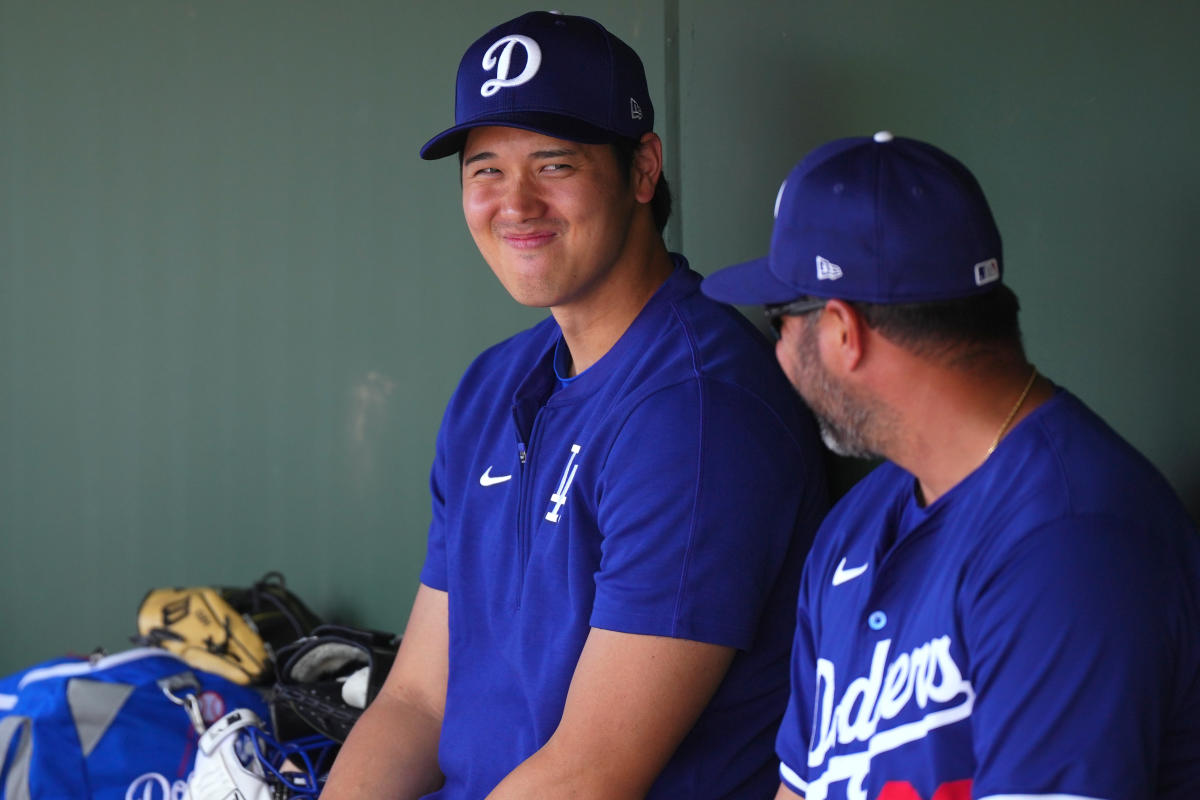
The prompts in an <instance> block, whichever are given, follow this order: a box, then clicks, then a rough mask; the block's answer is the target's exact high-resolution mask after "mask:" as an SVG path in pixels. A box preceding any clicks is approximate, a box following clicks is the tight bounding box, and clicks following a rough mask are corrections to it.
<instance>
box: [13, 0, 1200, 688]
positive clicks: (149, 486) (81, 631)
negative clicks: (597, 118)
mask: <svg viewBox="0 0 1200 800" xmlns="http://www.w3.org/2000/svg"><path fill="white" fill-rule="evenodd" d="M526 9H527V7H526V6H523V5H518V4H516V3H513V2H501V0H495V2H485V1H484V0H476V1H475V2H469V1H467V0H448V1H447V2H443V3H430V4H425V3H421V4H417V3H404V2H394V1H393V2H385V1H384V0H371V1H368V0H351V1H350V2H344V3H335V2H317V1H316V0H241V1H240V2H231V1H223V0H212V1H211V2H202V1H201V0H106V2H103V3H95V2H84V1H83V0H74V1H71V0H41V2H36V1H35V0H0V608H2V609H3V612H2V614H3V617H2V619H3V630H2V635H0V674H4V673H8V672H10V671H12V670H15V669H17V668H19V667H22V666H25V665H27V664H30V663H33V662H34V661H37V660H41V659H44V658H47V657H50V656H53V655H58V654H61V653H64V652H68V651H76V652H86V651H88V650H90V649H92V648H94V647H96V646H98V645H103V646H106V647H108V648H109V649H118V648H121V647H123V646H125V644H126V637H127V636H128V635H129V634H131V633H132V632H133V630H134V623H135V618H134V615H135V610H136V607H137V604H138V601H139V600H140V598H141V596H142V594H143V593H144V592H145V591H146V590H147V589H149V588H151V587H155V586H165V585H181V584H192V583H210V584H220V583H231V584H245V583H248V582H250V581H252V580H253V579H254V578H256V577H257V576H258V575H260V574H261V573H263V572H265V571H267V570H269V569H278V570H282V571H283V572H284V573H285V574H286V575H287V577H288V579H289V583H290V585H291V586H292V587H293V588H295V589H296V590H297V591H298V592H299V593H300V595H301V596H302V597H304V598H305V599H306V600H308V601H309V602H310V603H311V604H312V605H313V606H314V607H315V608H316V609H317V610H318V611H320V612H321V613H323V614H325V615H327V616H328V617H332V618H337V619H341V620H343V621H347V622H356V623H359V624H365V625H372V626H375V627H381V628H390V629H400V628H401V627H402V626H403V624H404V621H405V617H406V614H407V608H408V604H409V602H410V600H411V597H412V595H413V593H414V591H415V589H416V581H417V574H418V570H419V568H420V564H421V559H422V556H423V552H424V529H425V526H426V524H427V521H428V518H429V511H428V501H427V494H426V476H427V470H428V464H429V461H430V458H431V453H432V446H433V440H434V435H435V432H436V428H437V425H438V421H439V417H440V414H441V409H442V406H443V404H444V403H445V401H446V399H447V397H448V395H449V394H450V392H451V391H452V389H453V387H454V385H455V383H456V380H457V378H458V376H459V374H460V373H461V372H462V370H463V369H464V367H465V366H466V364H467V363H468V361H469V360H470V359H471V358H472V357H473V356H474V355H475V354H476V353H477V352H478V351H480V350H481V349H482V348H483V347H485V346H486V345H488V344H490V343H492V342H494V341H496V340H498V339H500V338H502V337H504V336H505V335H507V334H509V333H511V332H514V331H516V330H517V329H519V328H521V327H523V326H526V325H528V324H530V323H531V322H533V321H534V320H536V319H539V318H540V317H541V316H542V314H543V313H544V312H541V311H538V310H530V309H523V308H520V307H517V306H516V305H515V304H514V303H513V302H512V301H511V300H509V298H508V297H507V295H505V293H504V292H503V290H502V289H501V288H500V287H499V285H498V283H497V282H496V281H495V279H494V278H493V277H492V275H491V273H490V272H489V271H488V269H487V268H486V266H485V265H484V264H483V263H482V261H481V260H480V258H479V256H478V254H477V253H476V252H475V250H474V248H473V246H472V244H471V242H470V239H469V237H468V235H467V233H466V230H465V227H464V225H463V223H462V220H461V213H460V210H459V204H458V197H457V190H458V184H457V179H456V170H455V165H454V163H453V161H447V162H435V163H425V162H422V161H420V160H418V159H417V156H416V150H417V148H418V146H419V145H420V144H421V143H422V142H423V141H424V140H425V138H426V137H427V136H429V135H430V134H432V133H433V132H435V131H436V130H438V129H440V128H441V127H442V126H444V125H446V124H448V122H449V120H450V119H451V118H452V114H453V79H454V71H455V68H456V66H457V62H458V58H459V56H460V55H461V53H462V50H463V49H464V48H465V47H466V45H467V44H468V43H469V42H470V41H471V40H472V39H473V38H474V37H475V36H477V35H478V34H480V33H482V31H483V30H484V29H486V27H488V26H489V25H491V24H494V23H496V22H499V21H501V20H503V19H505V18H508V17H510V16H513V15H515V14H516V13H519V12H521V11H523V10H526ZM563 10H566V11H570V12H574V13H585V14H589V15H591V16H595V17H597V18H599V19H601V20H602V21H603V22H605V23H606V24H607V25H609V27H611V28H612V29H613V30H614V31H616V32H617V33H618V34H620V35H621V36H623V37H624V38H626V39H627V40H628V41H629V42H630V43H631V44H633V45H634V47H635V48H636V49H637V50H638V51H639V52H640V53H641V54H642V56H643V58H644V60H645V62H646V65H647V69H648V72H649V77H650V82H651V90H652V92H653V93H654V96H655V99H656V103H657V110H658V117H659V125H658V127H659V130H660V131H661V132H662V134H663V136H664V139H665V142H666V147H667V151H668V175H669V177H670V178H671V179H672V182H673V184H674V187H675V189H676V190H677V192H678V195H679V201H680V202H679V205H678V213H677V215H676V217H675V219H674V220H673V221H672V223H671V226H670V228H669V231H668V233H669V239H670V244H671V245H672V246H673V247H676V248H680V249H682V250H684V251H685V252H686V253H687V254H688V255H689V256H690V258H691V259H692V263H693V265H694V266H695V267H696V268H697V269H699V270H700V271H701V272H710V271H712V270H714V269H716V268H718V267H720V266H723V265H725V264H727V263H731V262H734V261H737V260H742V259H745V258H749V257H753V256H755V255H760V254H762V253H764V252H765V250H766V247H767V242H768V237H769V231H770V223H771V207H772V203H773V200H774V197H775V192H776V188H777V187H778V185H779V182H780V180H781V179H782V178H783V176H784V175H785V174H786V172H787V170H788V168H789V167H790V166H791V165H792V164H793V163H794V162H795V161H796V160H797V159H798V158H799V157H800V156H801V155H803V154H804V153H805V152H806V151H807V150H809V149H810V148H812V147H814V146H815V145H817V144H819V143H821V142H822V141H824V140H826V139H828V138H832V137H835V136H842V135H850V134H869V133H872V132H874V131H875V130H878V129H881V128H887V129H890V130H892V131H894V132H896V133H897V134H902V135H909V136H915V137H918V138H925V139H928V140H930V141H933V142H935V143H937V144H939V145H941V146H943V147H945V148H946V149H947V150H949V151H950V152H952V153H954V154H955V155H957V156H959V157H960V158H962V159H963V160H964V161H966V162H967V163H968V164H969V165H970V166H971V167H972V168H973V169H974V171H975V172H976V174H977V175H978V177H979V178H980V180H981V182H982V183H983V185H984V188H985V189H986V190H987V192H988V194H989V197H990V198H991V201H992V205H993V208H994V211H995V213H996V216H997V219H998V221H999V223H1000V226H1001V229H1002V230H1003V232H1004V234H1005V248H1006V260H1007V268H1008V276H1009V282H1010V283H1011V284H1012V285H1013V286H1014V288H1015V289H1016V290H1017V292H1018V294H1019V295H1020V296H1021V298H1022V301H1023V305H1024V313H1023V323H1024V327H1025V331H1026V338H1027V343H1028V348H1029V350H1030V352H1031V355H1032V357H1033V359H1034V360H1035V361H1036V363H1037V364H1038V365H1039V367H1040V368H1041V369H1042V371H1043V372H1044V373H1045V374H1047V375H1049V376H1051V377H1052V378H1053V379H1055V380H1056V381H1058V382H1060V383H1062V384H1064V385H1066V386H1068V387H1070V388H1072V389H1073V390H1074V391H1075V392H1076V393H1077V394H1079V395H1081V396H1082V397H1083V398H1084V400H1086V401H1087V402H1089V403H1090V404H1092V405H1093V406H1094V407H1095V408H1096V409H1098V410H1099V411H1100V412H1101V413H1102V414H1103V415H1104V416H1105V417H1106V418H1107V419H1108V420H1109V421H1110V422H1111V423H1112V424H1113V426H1114V427H1116V428H1117V430H1119V431H1120V432H1121V433H1123V434H1124V435H1125V436H1126V437H1127V438H1129V439H1130V440H1132V441H1133V442H1134V444H1136V445H1137V446H1138V447H1140V448H1141V449H1142V450H1143V451H1144V452H1145V453H1146V454H1147V455H1148V456H1149V457H1150V458H1151V459H1152V460H1153V461H1154V462H1155V463H1157V464H1158V466H1159V467H1160V468H1161V469H1162V470H1163V471H1164V472H1165V473H1166V475H1167V476H1168V478H1169V479H1170V480H1171V481H1172V483H1173V484H1174V485H1175V487H1176V489H1177V490H1178V491H1179V492H1180V493H1181V494H1182V495H1183V496H1184V498H1185V500H1186V501H1187V503H1188V505H1189V507H1190V508H1191V509H1192V510H1193V513H1194V514H1195V513H1197V512H1200V478H1197V477H1196V468H1197V465H1198V462H1200V418H1198V415H1197V414H1196V413H1195V412H1196V408H1197V403H1198V400H1200V368H1198V367H1197V364H1196V362H1197V359H1198V357H1200V336H1198V334H1200V324H1198V323H1197V321H1196V314H1197V311H1196V306H1197V300H1200V269H1198V268H1197V265H1196V261H1195V259H1196V254H1197V253H1198V252H1200V225H1198V224H1197V221H1196V217H1197V212H1198V211H1200V155H1198V147H1197V143H1196V139H1197V134H1198V132H1200V89H1198V88H1197V86H1198V84H1200V81H1198V80H1197V75H1198V73H1200V70H1198V66H1200V57H1198V56H1197V50H1196V47H1195V42H1194V33H1195V31H1196V30H1197V29H1200V5H1197V4H1195V3H1183V2H1167V1H1166V0H1157V1H1155V2H1143V3H1136V4H1135V3H1119V2H1107V1H1105V0H1086V1H1085V0H1078V1H1076V2H1060V1H1057V0H1039V1H1037V2H1035V1H1034V0H1021V1H1014V2H996V3H987V4H984V3H978V2H962V1H958V0H924V1H923V2H922V1H920V0H896V2H883V0H875V1H872V0H843V1H842V2H836V1H835V0H817V1H814V2H799V1H798V2H790V3H776V2H765V1H764V0H749V1H748V2H737V3H734V2H701V1H700V0H696V1H695V2H688V0H653V1H648V2H636V1H635V0H604V1H603V2H596V3H592V4H584V5H579V4H576V5H574V6H564V7H563Z"/></svg>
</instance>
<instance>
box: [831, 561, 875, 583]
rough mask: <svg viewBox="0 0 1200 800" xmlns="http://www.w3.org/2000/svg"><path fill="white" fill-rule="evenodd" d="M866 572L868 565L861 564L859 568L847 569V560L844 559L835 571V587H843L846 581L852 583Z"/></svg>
mask: <svg viewBox="0 0 1200 800" xmlns="http://www.w3.org/2000/svg"><path fill="white" fill-rule="evenodd" d="M866 571H867V565H866V564H860V565H858V566H857V567H851V568H850V569H846V559H844V558H843V559H842V562H841V563H840V564H838V565H837V569H835V570H834V571H833V585H834V586H841V585H842V584H843V583H845V582H846V581H852V580H854V579H855V578H857V577H858V576H859V575H862V574H863V573H864V572H866Z"/></svg>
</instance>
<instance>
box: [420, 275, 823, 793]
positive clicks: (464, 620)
mask: <svg viewBox="0 0 1200 800" xmlns="http://www.w3.org/2000/svg"><path fill="white" fill-rule="evenodd" d="M698 287H699V276H698V275H696V274H695V273H694V272H691V271H690V270H688V269H687V267H686V262H683V261H682V259H680V260H679V263H678V266H677V269H676V270H675V272H674V273H673V274H672V276H671V277H670V278H669V279H668V281H667V282H666V283H665V284H664V285H663V286H662V287H661V288H660V289H659V291H658V292H657V293H656V294H655V295H654V297H653V298H652V299H651V300H650V301H649V302H648V303H647V305H646V307H645V308H644V309H643V310H642V312H641V313H640V315H639V316H638V317H637V318H636V320H635V321H634V322H633V323H632V325H631V326H630V328H629V329H628V330H627V331H626V333H625V334H624V335H623V336H622V338H621V339H620V340H619V341H618V342H617V343H616V344H615V345H614V346H613V348H612V349H611V350H610V351H609V352H608V353H607V354H606V355H605V356H604V357H603V358H602V359H600V360H599V361H598V362H597V363H595V364H594V365H593V366H592V367H591V368H589V369H588V370H586V371H584V372H583V373H582V374H581V375H579V376H578V377H577V378H575V379H574V380H572V381H570V382H569V383H568V384H567V385H565V386H563V387H561V388H558V383H557V379H556V377H555V374H554V371H553V368H552V362H551V359H552V358H553V353H554V350H555V346H556V344H557V342H558V341H559V338H560V332H559V329H558V326H557V325H556V324H555V322H554V321H553V319H548V320H546V321H545V322H543V323H542V324H540V325H538V326H536V327H534V328H532V329H530V330H528V331H526V332H524V333H521V334H519V335H517V336H515V337H514V338H512V339H510V340H508V341H506V342H503V343H501V344H500V345H497V346H496V347H494V348H492V349H490V350H488V351H487V352H485V353H484V354H483V355H482V356H480V358H479V359H477V360H476V362H475V363H474V364H473V365H472V366H471V368H470V369H469V370H468V372H467V373H466V375H465V377H464V378H463V380H462V382H461V384H460V386H459V388H458V389H457V391H456V392H455V394H454V397H453V398H452V400H451V402H450V404H449V406H448V408H447V411H446V415H445V418H444V420H443V424H442V428H441V431H440V433H439V438H438V447H437V455H436V459H435V463H434V466H433V470H432V480H431V484H432V493H433V522H432V525H431V528H430V534H429V546H428V552H427V556H426V562H425V566H424V569H423V571H422V574H421V580H422V582H424V583H425V584H427V585H428V586H431V587H433V588H437V589H443V590H446V591H447V592H448V593H449V603H450V675H449V689H448V695H447V701H446V714H445V720H444V723H443V727H442V737H441V745H440V751H439V760H440V763H441V767H442V771H443V773H444V774H445V776H446V783H445V786H444V788H443V789H442V791H440V792H438V793H437V794H435V795H433V797H437V798H454V799H456V800H457V799H460V798H462V799H468V798H469V799H470V800H475V799H476V798H479V797H483V796H484V795H486V794H487V793H488V791H490V790H491V789H492V788H493V787H494V786H495V785H496V784H497V783H498V782H499V781H500V780H501V779H502V778H503V777H504V776H505V775H506V774H507V773H508V772H510V771H511V770H512V769H514V768H515V767H516V766H517V765H518V764H520V763H521V762H522V761H523V760H525V759H526V758H528V757H529V756H530V755H531V754H533V753H534V751H536V750H537V749H538V748H539V747H541V746H542V745H543V744H544V743H545V742H546V741H547V740H548V739H549V737H550V735H551V734H552V733H553V732H554V730H555V728H556V727H557V726H558V723H559V720H560V718H561V714H562V709H563V705H564V701H565V698H566V694H567V688H568V686H569V684H570V681H571V676H572V674H573V672H574V669H575V665H576V662H577V661H578V657H579V653H580V651H581V649H582V647H583V644H584V640H585V639H586V637H587V635H588V633H589V631H590V629H591V627H592V626H595V627H600V628H605V629H610V630H615V631H622V632H628V633H635V634H651V635H658V636H670V637H681V638H686V639H693V640H698V641H703V642H711V643H716V644H721V645H728V646H731V647H735V648H738V649H739V650H740V652H739V653H738V654H737V655H736V657H735V659H734V662H733V665H732V667H731V669H730V671H729V673H728V675H727V677H726V679H725V680H724V682H723V683H722V685H721V686H720V688H719V689H718V691H717V693H716V695H715V696H714V698H713V699H712V701H711V703H710V704H709V706H708V708H707V709H706V710H705V711H704V712H703V714H702V716H701V717H700V719H699V721H698V722H697V724H696V726H695V728H694V729H693V730H692V732H691V733H690V734H689V735H688V737H687V738H686V739H685V741H684V742H683V743H682V744H681V746H680V748H679V750H678V751H677V753H676V755H675V756H674V758H673V759H672V760H671V762H670V763H669V764H668V765H667V767H666V769H665V770H664V772H663V773H662V774H661V775H660V777H659V780H658V782H657V784H656V785H655V787H654V789H653V791H652V792H651V794H650V795H649V796H650V797H656V798H668V797H669V798H680V797H687V798H694V799H695V800H703V798H756V800H757V799H758V798H762V797H766V796H769V795H770V794H771V793H772V792H773V791H774V788H775V787H776V786H777V785H778V778H777V774H778V773H777V767H778V761H777V760H776V758H775V756H774V752H773V751H774V737H775V733H776V731H777V729H778V723H779V719H780V718H781V716H782V713H783V709H784V706H785V705H786V702H787V682H788V676H787V672H788V669H787V663H788V656H789V649H790V644H791V636H792V629H793V627H794V622H795V602H796V593H797V587H798V584H799V575H800V570H801V568H802V562H803V558H804V555H805V553H806V552H807V549H808V546H809V544H810V542H811V538H812V534H813V533H814V532H815V530H816V528H817V525H818V524H819V522H820V519H821V517H822V516H823V514H824V512H825V510H826V508H827V502H828V501H827V499H826V498H827V491H826V486H825V477H824V471H823V464H822V459H821V455H820V453H821V451H820V443H819V440H818V437H817V435H816V431H815V425H814V424H813V422H812V420H811V418H810V417H809V416H808V414H807V412H806V411H805V410H804V408H803V406H802V404H801V403H800V402H799V399H798V398H797V396H796V395H795V393H794V392H793V391H792V389H791V387H790V386H789V385H788V384H787V382H786V379H785V378H784V377H783V375H782V373H781V371H780V370H779V369H778V367H777V365H776V364H775V362H774V358H773V353H772V352H771V350H770V347H769V346H768V345H767V343H766V341H765V340H764V339H763V337H762V336H761V335H759V334H758V333H757V332H756V331H755V330H754V329H753V327H752V326H750V325H749V323H747V322H746V321H745V320H744V319H743V318H742V317H741V316H740V315H739V314H738V313H737V312H736V311H734V310H733V309H731V308H729V307H728V306H723V305H721V304H718V303H715V302H713V301H711V300H709V299H708V298H706V297H704V296H703V295H702V294H700V292H699V290H698ZM605 757H606V756H605V754H604V753H597V754H596V758H605Z"/></svg>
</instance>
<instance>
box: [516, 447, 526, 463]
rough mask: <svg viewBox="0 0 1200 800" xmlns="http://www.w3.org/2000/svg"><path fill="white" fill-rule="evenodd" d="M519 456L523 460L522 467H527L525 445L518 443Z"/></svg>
mask: <svg viewBox="0 0 1200 800" xmlns="http://www.w3.org/2000/svg"><path fill="white" fill-rule="evenodd" d="M517 455H518V456H519V457H520V459H521V466H525V443H524V442H517Z"/></svg>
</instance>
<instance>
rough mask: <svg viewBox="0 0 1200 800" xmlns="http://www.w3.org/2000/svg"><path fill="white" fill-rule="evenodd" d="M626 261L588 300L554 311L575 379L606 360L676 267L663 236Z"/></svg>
mask: <svg viewBox="0 0 1200 800" xmlns="http://www.w3.org/2000/svg"><path fill="white" fill-rule="evenodd" d="M625 258H626V261H625V262H624V263H623V264H622V265H620V266H619V267H618V268H615V269H614V271H613V272H612V273H611V274H610V275H609V276H608V279H607V280H606V281H605V283H604V284H603V285H601V286H598V287H595V288H594V289H593V291H592V292H591V293H590V294H589V296H588V299H587V301H586V302H581V303H573V304H571V305H568V306H559V307H555V308H552V309H550V311H551V313H553V314H554V318H555V320H556V321H557V322H558V325H559V327H560V328H561V329H562V334H563V341H564V342H565V343H566V345H567V349H568V350H569V351H570V362H571V366H570V375H578V374H579V373H580V372H583V371H584V370H586V369H587V368H588V367H590V366H592V365H593V364H595V363H596V362H597V361H599V360H600V359H601V358H603V356H604V354H605V353H607V352H608V351H609V350H610V349H611V348H612V346H613V345H614V344H616V343H617V340H619V339H620V338H621V336H622V335H623V334H624V333H625V331H626V330H628V329H629V326H630V325H631V324H632V323H633V321H634V319H636V318H637V315H638V314H639V313H641V310H642V309H643V308H644V307H645V305H646V303H647V302H648V301H649V300H650V298H651V297H653V296H654V293H655V292H656V291H658V289H659V287H661V286H662V285H663V283H665V282H666V280H667V278H668V277H669V276H670V275H671V271H672V269H673V268H674V265H673V263H672V261H671V256H670V254H669V253H668V252H667V249H666V246H665V245H663V243H662V240H661V239H659V238H657V237H655V239H654V241H653V242H652V243H649V244H648V246H647V247H646V248H644V251H643V252H635V253H632V254H627V255H626V257H625Z"/></svg>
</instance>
